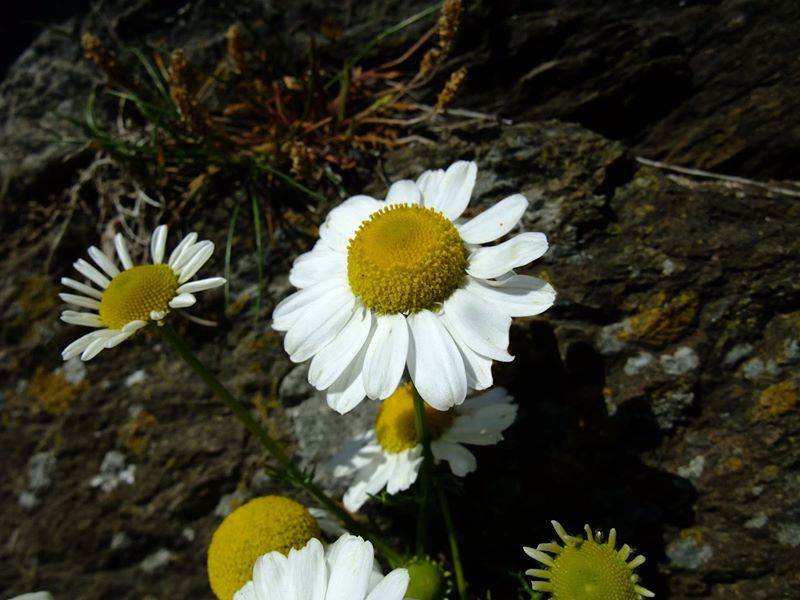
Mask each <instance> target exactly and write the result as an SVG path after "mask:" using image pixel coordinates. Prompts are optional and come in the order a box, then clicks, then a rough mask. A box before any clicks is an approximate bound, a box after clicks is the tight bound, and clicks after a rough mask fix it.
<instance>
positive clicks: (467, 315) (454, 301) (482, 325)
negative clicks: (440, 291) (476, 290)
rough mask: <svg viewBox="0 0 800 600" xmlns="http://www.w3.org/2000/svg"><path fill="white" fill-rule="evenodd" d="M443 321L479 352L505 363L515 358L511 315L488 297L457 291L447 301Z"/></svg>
mask: <svg viewBox="0 0 800 600" xmlns="http://www.w3.org/2000/svg"><path fill="white" fill-rule="evenodd" d="M442 320H443V321H444V323H445V324H446V325H447V329H448V330H450V331H453V332H456V334H457V336H458V338H459V339H460V340H462V341H463V342H464V343H465V344H466V345H467V346H469V347H470V348H472V349H473V350H474V351H475V352H476V353H478V354H480V355H482V356H486V357H488V358H493V359H495V360H500V361H504V362H509V361H511V360H513V359H514V357H513V356H511V355H510V354H509V353H508V331H509V329H510V328H511V317H509V316H508V315H507V314H505V313H504V312H501V311H499V310H497V309H496V308H494V307H493V306H492V305H491V304H489V303H488V302H486V301H485V300H482V299H481V298H478V297H477V296H474V295H472V294H470V293H469V292H468V291H466V290H463V289H459V290H456V291H455V292H453V294H452V295H451V296H450V297H449V298H448V299H447V300H446V301H445V303H444V308H443V311H442Z"/></svg>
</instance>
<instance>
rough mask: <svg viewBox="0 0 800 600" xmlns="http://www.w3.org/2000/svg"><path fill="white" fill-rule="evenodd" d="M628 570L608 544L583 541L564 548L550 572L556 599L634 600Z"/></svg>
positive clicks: (633, 587) (633, 585)
mask: <svg viewBox="0 0 800 600" xmlns="http://www.w3.org/2000/svg"><path fill="white" fill-rule="evenodd" d="M631 575H632V571H631V568H630V566H628V564H627V563H626V562H625V560H623V559H622V557H621V556H620V555H619V553H617V552H616V551H615V550H614V549H613V548H612V547H611V546H609V545H608V544H598V543H597V542H595V541H594V540H585V541H582V542H579V543H577V544H574V545H568V546H567V547H566V548H564V551H563V552H562V553H561V554H559V555H558V556H557V557H555V559H554V564H553V566H552V567H551V569H550V583H551V584H552V585H553V597H554V598H557V599H558V600H575V599H576V598H580V599H581V600H636V599H637V598H639V594H638V593H637V592H636V588H635V584H634V582H633V581H631Z"/></svg>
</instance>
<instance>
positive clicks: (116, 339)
mask: <svg viewBox="0 0 800 600" xmlns="http://www.w3.org/2000/svg"><path fill="white" fill-rule="evenodd" d="M132 335H133V332H132V331H120V332H119V333H118V334H117V335H115V336H113V337H111V338H109V339H107V340H106V344H105V347H106V348H114V347H115V346H119V345H120V344H121V343H122V342H124V341H125V340H127V339H128V338H129V337H131V336H132Z"/></svg>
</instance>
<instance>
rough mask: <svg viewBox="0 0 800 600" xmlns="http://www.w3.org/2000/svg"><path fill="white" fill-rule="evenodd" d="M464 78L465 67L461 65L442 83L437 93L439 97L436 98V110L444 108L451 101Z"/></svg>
mask: <svg viewBox="0 0 800 600" xmlns="http://www.w3.org/2000/svg"><path fill="white" fill-rule="evenodd" d="M466 79H467V67H461V68H460V69H459V70H458V71H455V72H454V73H453V74H452V75H450V78H449V79H448V80H447V83H445V84H444V88H443V89H442V91H441V92H440V93H439V98H438V99H437V100H436V110H437V111H442V110H446V109H447V107H449V106H450V105H451V104H452V103H453V100H455V97H456V96H457V95H458V92H459V91H460V90H461V88H462V86H463V85H464V82H465V81H466Z"/></svg>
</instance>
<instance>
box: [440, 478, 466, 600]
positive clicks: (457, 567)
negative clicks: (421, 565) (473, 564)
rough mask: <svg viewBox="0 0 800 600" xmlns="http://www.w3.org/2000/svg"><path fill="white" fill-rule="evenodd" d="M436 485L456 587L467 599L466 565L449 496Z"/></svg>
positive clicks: (462, 597)
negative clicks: (459, 547)
mask: <svg viewBox="0 0 800 600" xmlns="http://www.w3.org/2000/svg"><path fill="white" fill-rule="evenodd" d="M434 485H435V489H436V499H437V500H438V501H439V509H440V510H441V511H442V517H443V518H444V525H445V527H446V528H447V541H448V542H449V543H450V556H451V557H452V559H453V570H454V571H455V574H456V588H458V597H459V598H460V599H461V600H467V582H466V581H465V580H464V567H463V566H462V565H461V551H460V550H459V549H458V539H457V538H456V529H455V527H454V526H453V518H452V517H451V516H450V507H449V506H448V504H447V496H446V495H445V493H444V490H443V489H442V488H441V486H440V485H436V484H434Z"/></svg>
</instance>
